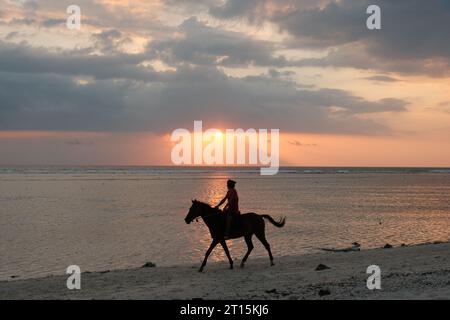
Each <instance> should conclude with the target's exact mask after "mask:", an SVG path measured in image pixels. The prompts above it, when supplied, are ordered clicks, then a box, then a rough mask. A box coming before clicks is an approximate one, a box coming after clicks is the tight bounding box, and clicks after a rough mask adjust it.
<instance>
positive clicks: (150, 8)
mask: <svg viewBox="0 0 450 320" xmlns="http://www.w3.org/2000/svg"><path fill="white" fill-rule="evenodd" d="M73 4H76V5H78V6H79V7H80V9H81V27H80V29H74V30H73V29H69V28H67V26H66V21H67V18H68V17H69V15H70V14H68V13H67V12H66V10H67V7H68V6H70V5H73ZM372 4H375V5H378V6H379V7H380V8H381V26H382V27H381V29H380V30H369V29H368V28H367V27H366V19H367V18H368V16H369V15H368V14H367V13H366V9H367V7H368V6H369V5H372ZM449 40H450V1H448V0H429V1H423V0H395V1H388V0H295V1H294V0H278V1H274V0H246V1H242V0H208V1H207V0H195V1H194V0H155V1H142V0H133V1H123V0H97V1H85V0H79V1H76V0H70V1H65V0H0V165H170V164H171V159H170V155H171V149H172V147H173V142H172V141H171V140H170V134H171V132H172V131H173V130H175V129H177V128H187V129H189V130H193V122H194V120H201V121H203V126H204V127H205V128H218V129H220V130H225V129H228V128H230V129H234V128H243V129H248V128H255V129H260V128H262V129H280V133H281V136H280V158H281V164H282V165H299V166H426V167H430V166H431V167H433V166H434V167H450V139H449V137H450V41H449Z"/></svg>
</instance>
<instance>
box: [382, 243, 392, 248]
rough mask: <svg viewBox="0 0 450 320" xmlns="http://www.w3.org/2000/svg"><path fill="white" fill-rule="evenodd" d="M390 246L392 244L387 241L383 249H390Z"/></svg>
mask: <svg viewBox="0 0 450 320" xmlns="http://www.w3.org/2000/svg"><path fill="white" fill-rule="evenodd" d="M392 248H393V246H392V245H390V244H389V243H386V244H385V245H384V247H383V249H392Z"/></svg>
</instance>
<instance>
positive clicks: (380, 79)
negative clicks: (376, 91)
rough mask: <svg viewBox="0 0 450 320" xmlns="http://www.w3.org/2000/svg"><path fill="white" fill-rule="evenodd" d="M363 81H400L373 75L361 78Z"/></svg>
mask: <svg viewBox="0 0 450 320" xmlns="http://www.w3.org/2000/svg"><path fill="white" fill-rule="evenodd" d="M363 79H365V80H371V81H377V82H397V81H400V80H398V79H396V78H393V77H390V76H386V75H375V76H370V77H366V78H363Z"/></svg>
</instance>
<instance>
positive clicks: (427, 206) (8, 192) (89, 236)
mask: <svg viewBox="0 0 450 320" xmlns="http://www.w3.org/2000/svg"><path fill="white" fill-rule="evenodd" d="M227 179H233V180H235V181H237V184H236V189H237V192H238V194H239V205H240V210H241V212H242V213H245V212H256V213H260V214H269V215H271V216H272V217H274V218H279V217H286V225H285V226H284V227H283V228H281V229H279V228H276V227H274V226H272V225H270V224H268V223H267V224H266V235H267V239H268V241H269V243H270V244H271V247H272V252H273V254H274V256H275V260H276V258H277V257H280V256H287V255H301V254H308V253H314V252H319V251H320V250H321V248H344V247H349V246H351V243H353V242H358V243H360V244H361V248H362V250H365V249H371V248H379V247H382V246H384V245H385V244H390V245H393V246H400V245H402V244H405V245H414V244H421V243H428V242H436V241H449V240H450V168H349V167H345V168H332V167H326V168H319V167H282V168H280V171H279V173H278V174H277V175H274V176H261V175H260V171H259V168H253V167H163V166H160V167H95V166H83V167H61V166H50V167H42V166H41V167H1V168H0V280H12V279H22V278H36V277H44V276H48V275H61V274H65V272H66V269H67V267H68V266H70V265H77V266H79V267H80V269H81V271H82V272H85V271H91V272H92V271H106V270H115V269H125V268H139V267H141V266H142V265H143V264H145V263H147V262H152V263H154V264H156V266H176V265H186V264H191V265H196V264H200V263H201V260H202V258H203V256H204V253H205V251H206V249H207V248H208V246H209V244H210V241H211V238H210V235H209V232H208V229H207V228H206V226H205V225H204V223H203V222H202V221H201V220H200V221H198V222H193V223H191V224H189V225H187V224H186V223H185V221H184V218H185V216H186V214H187V212H188V210H189V207H190V206H191V200H192V199H198V200H201V201H204V202H207V203H209V204H211V205H216V204H217V203H218V202H219V201H220V200H221V199H222V198H223V196H224V195H225V193H226V191H227V190H226V180H227ZM253 242H254V245H255V249H254V251H253V252H252V255H251V256H250V258H249V261H248V263H247V266H248V267H250V266H251V260H252V259H253V258H255V257H267V253H266V251H265V249H264V247H263V246H262V244H261V243H259V242H258V240H257V239H256V238H254V241H253ZM228 244H229V248H230V251H231V255H232V256H233V258H234V259H236V260H237V261H239V260H240V259H242V257H243V255H244V254H245V252H246V246H245V242H244V240H243V239H242V238H241V239H236V240H230V241H229V242H228ZM210 261H223V263H224V268H225V267H226V266H227V262H226V261H227V260H226V258H225V256H224V253H223V250H222V248H221V247H220V246H218V247H216V249H215V250H214V251H213V253H212V255H211V257H210Z"/></svg>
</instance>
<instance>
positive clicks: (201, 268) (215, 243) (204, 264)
mask: <svg viewBox="0 0 450 320" xmlns="http://www.w3.org/2000/svg"><path fill="white" fill-rule="evenodd" d="M218 243H219V241H217V240H215V239H213V241H212V242H211V245H210V246H209V248H208V250H206V253H205V259H203V263H202V265H201V267H200V269H199V270H198V272H202V271H203V268H204V267H205V266H206V261H208V257H209V255H210V254H211V252H212V251H213V249H214V247H215V246H217V244H218Z"/></svg>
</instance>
